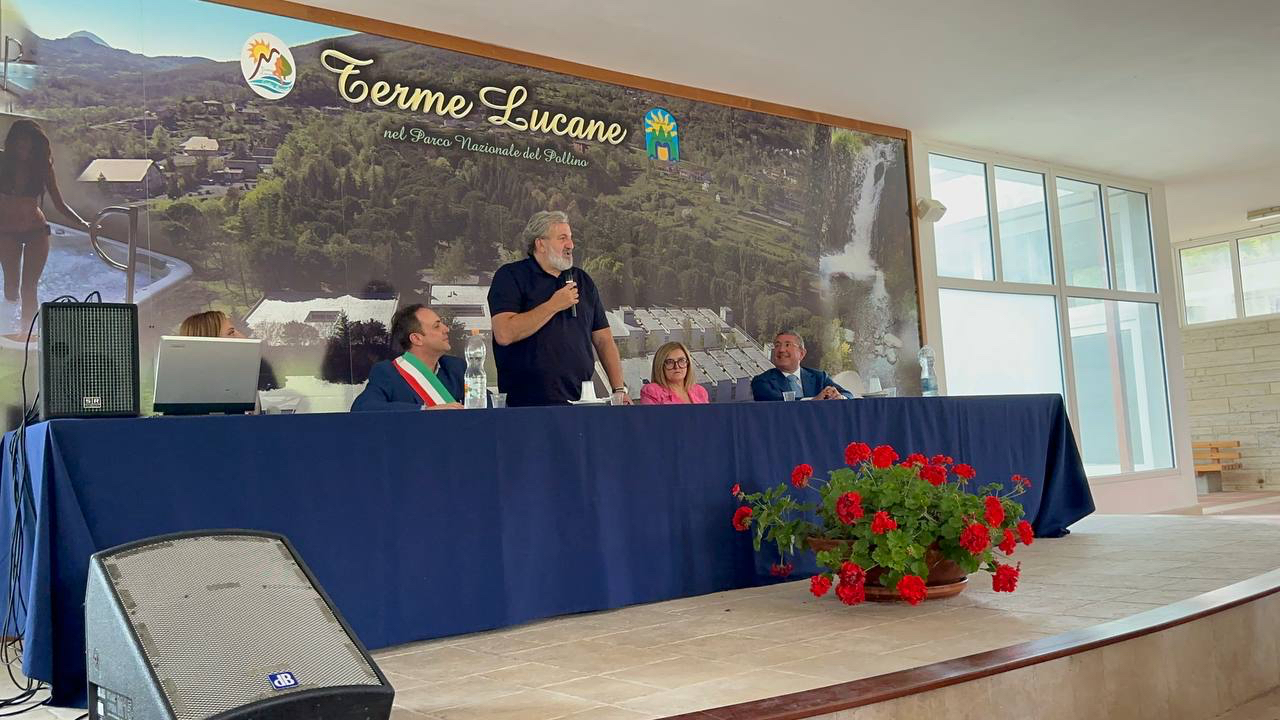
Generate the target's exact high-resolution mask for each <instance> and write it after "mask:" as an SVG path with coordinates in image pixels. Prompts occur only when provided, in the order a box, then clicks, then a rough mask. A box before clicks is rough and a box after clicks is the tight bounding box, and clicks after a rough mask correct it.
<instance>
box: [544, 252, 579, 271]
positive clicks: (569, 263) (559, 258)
mask: <svg viewBox="0 0 1280 720" xmlns="http://www.w3.org/2000/svg"><path fill="white" fill-rule="evenodd" d="M547 262H548V263H549V264H550V265H551V267H553V268H555V269H557V270H559V271H560V272H564V271H565V270H568V269H569V268H571V267H573V253H569V254H568V255H551V254H549V253H548V254H547Z"/></svg>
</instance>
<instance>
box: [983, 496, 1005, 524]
mask: <svg viewBox="0 0 1280 720" xmlns="http://www.w3.org/2000/svg"><path fill="white" fill-rule="evenodd" d="M982 503H983V504H984V505H986V506H987V513H986V518H987V524H988V525H990V526H991V527H1000V526H1001V525H1002V524H1003V523H1004V506H1003V505H1001V504H1000V498H998V497H996V496H994V495H988V496H986V497H985V498H983V499H982Z"/></svg>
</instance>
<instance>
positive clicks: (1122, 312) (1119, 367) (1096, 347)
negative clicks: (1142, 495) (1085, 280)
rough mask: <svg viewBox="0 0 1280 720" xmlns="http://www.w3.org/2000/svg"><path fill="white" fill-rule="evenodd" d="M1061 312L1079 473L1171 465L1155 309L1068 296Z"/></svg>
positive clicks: (1159, 340) (1166, 400)
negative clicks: (1067, 331)
mask: <svg viewBox="0 0 1280 720" xmlns="http://www.w3.org/2000/svg"><path fill="white" fill-rule="evenodd" d="M1067 313H1068V316H1069V318H1070V323H1071V357H1072V365H1073V369H1074V376H1075V392H1076V406H1077V408H1078V410H1079V422H1080V445H1081V451H1082V452H1083V454H1084V464H1085V471H1086V472H1087V473H1088V474H1089V475H1090V476H1098V475H1114V474H1116V473H1121V472H1133V471H1140V470H1154V469H1157V468H1169V467H1173V452H1172V439H1171V438H1172V436H1171V431H1170V428H1169V403H1168V391H1167V386H1166V383H1165V372H1164V354H1163V353H1164V350H1163V347H1164V346H1163V344H1162V342H1161V337H1160V312H1159V308H1158V307H1157V306H1156V304H1155V303H1140V302H1121V301H1115V300H1096V299H1092V298H1070V299H1069V300H1068V304H1067ZM947 352H948V353H950V348H947ZM1121 438H1123V439H1124V441H1122V440H1121Z"/></svg>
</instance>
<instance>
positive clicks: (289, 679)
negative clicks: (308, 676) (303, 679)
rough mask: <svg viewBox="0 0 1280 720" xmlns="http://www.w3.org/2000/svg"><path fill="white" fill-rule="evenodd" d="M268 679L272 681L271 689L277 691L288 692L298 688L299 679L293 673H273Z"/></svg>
mask: <svg viewBox="0 0 1280 720" xmlns="http://www.w3.org/2000/svg"><path fill="white" fill-rule="evenodd" d="M267 679H268V680H270V681H271V687H273V688H275V689H277V690H288V689H289V688H291V687H297V686H298V679H297V678H295V677H294V676H293V673H291V672H282V673H272V674H271V675H268V676H267Z"/></svg>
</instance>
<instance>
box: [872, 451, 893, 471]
mask: <svg viewBox="0 0 1280 720" xmlns="http://www.w3.org/2000/svg"><path fill="white" fill-rule="evenodd" d="M897 461H898V453H897V452H895V451H894V449H893V448H891V447H889V446H888V445H879V446H877V447H876V449H875V450H872V451H871V464H872V465H875V466H876V467H878V468H882V469H883V468H887V467H889V466H890V465H893V464H894V463H895V462H897Z"/></svg>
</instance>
